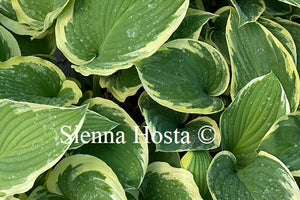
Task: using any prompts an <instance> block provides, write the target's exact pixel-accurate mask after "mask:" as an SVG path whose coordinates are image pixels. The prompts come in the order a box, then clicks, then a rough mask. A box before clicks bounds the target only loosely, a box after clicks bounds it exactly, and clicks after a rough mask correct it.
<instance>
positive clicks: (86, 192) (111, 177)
mask: <svg viewBox="0 0 300 200" xmlns="http://www.w3.org/2000/svg"><path fill="white" fill-rule="evenodd" d="M47 187H48V190H49V191H50V192H51V193H54V194H58V195H61V196H63V197H65V198H66V199H72V200H82V199H95V200H96V199H107V200H110V199H113V200H124V199H126V196H125V191H124V189H123V188H122V186H121V184H120V182H119V180H118V177H117V176H116V175H115V173H114V172H113V170H112V169H111V168H110V167H109V166H108V165H107V164H105V162H103V161H102V160H100V159H98V158H96V157H94V156H90V155H80V154H79V155H74V156H70V157H67V158H65V159H63V160H62V161H61V162H59V163H58V165H57V166H56V167H55V169H54V170H53V171H52V172H51V173H50V175H49V178H48V181H47Z"/></svg>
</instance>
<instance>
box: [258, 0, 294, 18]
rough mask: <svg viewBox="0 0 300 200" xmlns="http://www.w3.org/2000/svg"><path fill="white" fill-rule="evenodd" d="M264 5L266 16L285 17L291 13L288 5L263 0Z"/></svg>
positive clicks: (271, 0) (276, 1)
mask: <svg viewBox="0 0 300 200" xmlns="http://www.w3.org/2000/svg"><path fill="white" fill-rule="evenodd" d="M264 2H265V4H266V11H265V12H266V13H267V14H268V15H286V14H288V13H290V12H291V11H292V8H291V6H290V5H288V4H285V3H282V2H280V1H278V0H264Z"/></svg>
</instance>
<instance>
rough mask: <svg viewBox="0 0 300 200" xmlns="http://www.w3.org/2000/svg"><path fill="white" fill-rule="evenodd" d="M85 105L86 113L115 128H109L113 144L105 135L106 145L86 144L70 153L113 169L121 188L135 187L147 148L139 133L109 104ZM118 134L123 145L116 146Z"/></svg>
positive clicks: (98, 100)
mask: <svg viewBox="0 0 300 200" xmlns="http://www.w3.org/2000/svg"><path fill="white" fill-rule="evenodd" d="M85 103H89V105H90V107H89V109H90V110H93V111H95V112H97V113H99V114H100V115H102V116H104V117H106V118H108V119H110V120H111V121H115V122H117V123H119V125H118V126H117V127H116V128H114V129H112V132H113V133H114V140H113V142H114V143H110V141H111V140H110V139H111V137H109V136H107V138H109V139H108V141H109V142H108V143H104V142H102V143H100V144H91V143H90V144H86V145H84V146H83V147H81V148H80V149H78V150H77V151H75V152H74V153H82V154H90V155H93V156H96V157H98V158H100V159H101V160H103V161H104V162H106V163H107V164H108V165H109V166H110V167H111V168H112V169H113V170H114V172H115V173H116V174H117V176H118V178H119V180H120V182H121V183H122V185H123V187H124V188H125V189H129V188H138V187H139V186H140V184H141V182H142V180H143V177H144V175H145V173H146V169H147V165H148V147H147V143H146V141H145V138H144V136H143V135H142V132H141V131H140V130H139V128H138V127H137V125H136V123H135V122H134V121H133V120H132V119H131V117H130V116H129V115H128V114H127V113H126V112H125V111H124V110H123V109H121V108H120V107H119V106H118V105H116V104H115V103H113V102H112V101H109V100H106V99H101V98H94V99H90V100H88V101H86V102H85ZM118 131H123V132H124V142H126V143H125V144H123V143H121V144H120V143H117V142H118V141H119V142H121V140H118V139H117V138H119V137H117V132H118ZM138 134H140V135H139V136H138ZM136 140H137V141H136ZM102 141H105V139H103V140H102Z"/></svg>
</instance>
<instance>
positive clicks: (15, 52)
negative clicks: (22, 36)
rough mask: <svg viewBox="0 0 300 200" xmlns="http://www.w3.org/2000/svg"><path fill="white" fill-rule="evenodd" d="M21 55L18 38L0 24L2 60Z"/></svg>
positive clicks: (0, 59)
mask: <svg viewBox="0 0 300 200" xmlns="http://www.w3.org/2000/svg"><path fill="white" fill-rule="evenodd" d="M20 55H21V52H20V48H19V45H18V43H17V41H16V39H15V38H14V36H13V35H12V34H11V33H10V32H9V31H7V30H6V29H5V28H3V27H2V26H1V25H0V62H1V61H6V60H8V59H9V58H12V57H14V56H20Z"/></svg>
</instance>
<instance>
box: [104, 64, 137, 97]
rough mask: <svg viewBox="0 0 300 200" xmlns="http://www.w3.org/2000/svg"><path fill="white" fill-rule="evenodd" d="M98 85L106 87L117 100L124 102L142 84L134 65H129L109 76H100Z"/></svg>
mask: <svg viewBox="0 0 300 200" xmlns="http://www.w3.org/2000/svg"><path fill="white" fill-rule="evenodd" d="M100 86H101V87H102V88H108V89H109V90H110V92H111V93H112V95H113V96H114V97H115V98H116V99H117V100H118V101H120V102H124V101H125V99H126V98H127V97H129V96H132V95H135V94H136V93H137V91H138V90H139V89H140V88H141V87H142V84H141V81H140V79H139V76H138V73H137V71H136V69H135V67H131V68H129V69H124V70H120V71H118V72H116V73H115V74H113V75H110V76H101V77H100Z"/></svg>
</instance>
